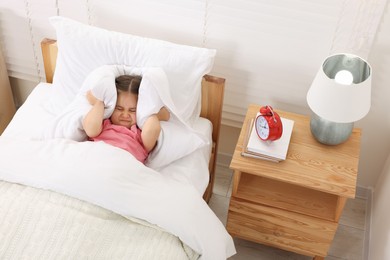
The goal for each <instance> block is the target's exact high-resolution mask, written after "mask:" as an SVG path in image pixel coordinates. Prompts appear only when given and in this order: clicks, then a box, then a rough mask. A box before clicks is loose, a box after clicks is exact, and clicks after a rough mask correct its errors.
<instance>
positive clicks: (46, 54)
mask: <svg viewBox="0 0 390 260" xmlns="http://www.w3.org/2000/svg"><path fill="white" fill-rule="evenodd" d="M41 48H42V56H43V63H44V67H45V74H46V81H47V82H48V83H52V82H53V75H54V70H55V66H56V59H57V43H56V40H53V39H47V38H45V39H43V40H42V42H41ZM224 91H225V79H224V78H219V77H214V76H210V75H205V76H204V77H203V80H202V108H201V113H200V116H201V117H204V118H207V119H208V120H210V121H211V123H212V125H213V132H212V138H213V149H212V154H211V158H210V164H209V171H210V180H209V185H208V186H207V189H206V191H205V193H204V195H203V198H204V199H205V200H206V201H207V202H208V201H209V199H210V197H211V194H212V191H213V185H214V177H215V166H216V163H215V162H216V154H217V149H218V140H219V131H220V127H221V117H222V104H223V95H224Z"/></svg>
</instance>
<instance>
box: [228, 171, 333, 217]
mask: <svg viewBox="0 0 390 260" xmlns="http://www.w3.org/2000/svg"><path fill="white" fill-rule="evenodd" d="M233 195H234V197H236V198H240V199H243V200H247V201H252V202H255V203H257V204H263V205H268V206H272V207H275V208H279V209H285V210H288V211H293V212H297V213H301V214H304V215H308V216H313V217H318V218H322V219H325V220H330V221H336V220H337V218H338V215H337V205H338V204H337V200H338V199H339V198H338V197H337V196H336V195H333V194H329V193H324V192H320V191H313V190H310V189H308V188H305V187H300V186H297V185H292V184H289V183H285V182H280V181H276V180H272V179H268V178H264V177H260V176H255V175H252V174H248V173H244V172H243V173H241V177H240V181H239V184H238V188H237V192H236V193H235V194H233Z"/></svg>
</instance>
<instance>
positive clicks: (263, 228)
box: [227, 197, 337, 256]
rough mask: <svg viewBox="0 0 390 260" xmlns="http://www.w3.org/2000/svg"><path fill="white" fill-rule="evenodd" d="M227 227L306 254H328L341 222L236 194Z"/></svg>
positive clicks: (247, 235)
mask: <svg viewBox="0 0 390 260" xmlns="http://www.w3.org/2000/svg"><path fill="white" fill-rule="evenodd" d="M227 229H228V231H229V233H230V234H231V235H233V236H236V237H240V238H244V239H249V240H252V241H255V242H258V243H263V244H266V245H271V246H277V247H279V248H282V249H284V250H289V251H295V252H297V253H300V254H304V255H310V256H312V255H317V256H326V255H327V253H328V250H329V246H330V243H331V241H332V240H333V237H334V234H335V232H336V229H337V223H336V222H332V221H324V220H321V219H317V218H314V217H310V216H306V215H301V214H299V213H295V212H290V211H286V210H281V209H277V208H273V207H269V206H264V205H261V204H255V203H251V202H248V201H245V200H241V199H236V198H234V197H232V198H231V201H230V207H229V215H228V220H227Z"/></svg>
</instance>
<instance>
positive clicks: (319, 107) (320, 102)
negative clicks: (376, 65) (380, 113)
mask: <svg viewBox="0 0 390 260" xmlns="http://www.w3.org/2000/svg"><path fill="white" fill-rule="evenodd" d="M340 71H342V72H345V71H347V72H350V73H347V74H349V75H352V78H353V82H352V84H349V85H347V84H348V83H346V82H343V81H342V80H335V78H336V79H337V77H336V75H337V73H339V72H340ZM339 74H340V73H339ZM347 76H348V75H347ZM307 103H308V105H309V107H310V109H311V110H312V111H313V112H314V113H315V114H317V115H318V116H320V117H322V118H324V119H326V120H329V121H332V122H336V123H350V122H355V121H357V120H359V119H361V118H363V117H364V116H365V115H366V114H367V113H368V111H369V110H370V106H371V67H370V65H369V64H368V63H367V62H366V61H364V60H363V59H361V58H360V57H358V56H356V55H353V54H335V55H332V56H329V57H328V58H327V59H325V61H324V63H323V64H322V66H321V68H320V69H319V71H318V73H317V75H316V77H315V78H314V80H313V83H312V85H311V87H310V89H309V91H308V93H307Z"/></svg>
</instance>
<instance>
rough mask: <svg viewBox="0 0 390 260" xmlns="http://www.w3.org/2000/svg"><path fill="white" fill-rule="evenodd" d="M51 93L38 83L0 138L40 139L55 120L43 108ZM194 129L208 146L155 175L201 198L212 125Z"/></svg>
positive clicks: (205, 122)
mask: <svg viewBox="0 0 390 260" xmlns="http://www.w3.org/2000/svg"><path fill="white" fill-rule="evenodd" d="M52 91H53V88H52V86H51V84H48V83H39V84H38V85H37V86H36V87H35V88H34V89H33V91H32V92H31V94H30V95H29V96H28V98H27V99H26V101H25V102H24V104H23V105H22V106H21V107H20V108H19V109H18V110H17V112H16V114H15V116H14V118H13V119H12V121H11V122H10V124H9V125H8V126H7V128H6V129H5V130H4V132H3V134H2V136H5V137H13V138H17V139H22V140H31V139H35V137H36V136H40V133H42V131H43V129H44V127H45V126H46V125H47V124H48V122H50V121H51V120H52V119H53V118H54V117H55V114H54V113H51V112H50V111H49V110H47V107H49V106H47V105H46V103H47V102H48V101H49V98H50V96H51V92H52ZM194 129H195V130H196V131H197V132H199V133H201V134H202V135H204V136H205V137H207V139H208V140H210V142H209V144H210V145H205V146H203V147H202V148H200V149H197V150H196V151H195V152H193V153H191V154H189V155H188V156H185V157H183V158H181V159H179V160H176V161H174V162H173V163H171V164H169V165H167V166H165V167H163V168H161V169H159V170H158V171H159V172H160V173H162V174H163V175H164V176H165V177H166V178H172V179H175V180H177V181H180V182H183V183H186V184H192V185H194V186H195V188H196V189H197V191H198V192H199V194H200V195H203V193H204V191H205V190H206V188H207V185H208V182H209V172H208V166H209V158H210V154H211V148H212V124H211V122H210V121H209V120H207V119H205V118H199V119H198V120H197V121H195V123H194Z"/></svg>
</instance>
